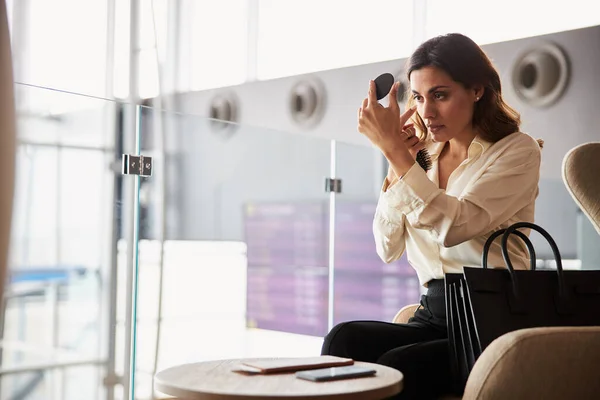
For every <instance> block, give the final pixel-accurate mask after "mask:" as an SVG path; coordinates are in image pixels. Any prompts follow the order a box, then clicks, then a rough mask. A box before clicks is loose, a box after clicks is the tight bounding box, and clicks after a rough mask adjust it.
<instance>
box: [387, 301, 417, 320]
mask: <svg viewBox="0 0 600 400" xmlns="http://www.w3.org/2000/svg"><path fill="white" fill-rule="evenodd" d="M417 308H419V304H410V305H408V306H404V307H402V308H401V309H400V311H398V312H397V313H396V315H395V316H394V319H392V322H393V323H395V324H406V323H407V322H408V320H409V319H410V318H411V317H412V316H413V315H414V314H415V311H417Z"/></svg>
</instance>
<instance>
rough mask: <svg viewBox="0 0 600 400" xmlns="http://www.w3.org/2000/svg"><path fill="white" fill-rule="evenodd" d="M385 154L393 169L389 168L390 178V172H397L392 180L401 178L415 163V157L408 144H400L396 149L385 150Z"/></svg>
mask: <svg viewBox="0 0 600 400" xmlns="http://www.w3.org/2000/svg"><path fill="white" fill-rule="evenodd" d="M383 155H384V156H385V158H387V160H388V162H389V164H390V170H391V171H390V170H388V180H390V172H393V173H394V174H395V176H394V177H393V178H392V180H394V179H396V178H397V177H400V178H401V177H402V176H404V175H405V174H406V173H407V172H408V170H409V169H410V168H411V167H412V166H413V165H414V163H415V159H414V158H413V157H412V155H411V154H410V152H409V151H408V149H407V148H406V146H403V145H400V146H398V148H397V149H395V150H391V151H387V152H384V154H383ZM390 182H391V181H390Z"/></svg>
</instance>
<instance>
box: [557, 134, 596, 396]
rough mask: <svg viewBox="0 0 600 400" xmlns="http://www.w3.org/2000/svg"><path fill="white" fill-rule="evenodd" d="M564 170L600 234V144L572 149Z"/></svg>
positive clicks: (573, 194)
mask: <svg viewBox="0 0 600 400" xmlns="http://www.w3.org/2000/svg"><path fill="white" fill-rule="evenodd" d="M562 169H563V171H562V173H563V181H564V183H565V186H566V188H567V190H568V191H569V193H570V194H571V197H573V200H575V202H576V203H577V205H578V206H579V208H581V210H582V211H583V213H584V214H585V215H586V216H587V217H588V218H589V219H590V221H591V222H592V224H593V225H594V227H595V228H596V230H597V231H598V234H600V178H599V177H598V171H600V142H597V143H586V144H582V145H579V146H577V147H575V148H573V149H571V150H570V151H569V152H568V153H567V154H566V155H565V158H564V159H563V165H562ZM599 398H600V396H599Z"/></svg>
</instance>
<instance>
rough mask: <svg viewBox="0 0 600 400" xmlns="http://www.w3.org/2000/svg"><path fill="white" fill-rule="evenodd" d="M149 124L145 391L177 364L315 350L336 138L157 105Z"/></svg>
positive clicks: (322, 323) (323, 299)
mask: <svg viewBox="0 0 600 400" xmlns="http://www.w3.org/2000/svg"><path fill="white" fill-rule="evenodd" d="M141 120H142V121H143V122H142V125H141V129H140V132H141V135H142V137H141V140H140V142H141V145H142V148H141V153H142V154H143V155H144V156H152V157H154V159H153V160H156V163H155V164H154V168H153V175H152V177H151V178H148V179H142V183H141V193H142V196H141V199H140V217H141V219H140V238H141V243H140V246H139V250H140V255H139V282H140V286H139V287H140V291H139V298H138V315H139V320H138V329H137V331H138V344H137V354H138V355H139V357H138V359H137V363H136V367H137V372H136V381H135V384H136V394H137V395H138V396H139V398H149V396H150V395H151V394H152V377H153V374H154V373H155V371H156V370H161V369H164V368H166V367H169V366H173V365H177V364H182V363H187V362H193V361H204V360H214V359H225V358H241V357H255V356H302V355H309V354H318V353H319V351H320V346H321V340H322V339H321V338H322V337H323V335H325V334H326V332H327V329H328V279H329V276H328V271H329V264H328V246H329V242H328V237H329V220H328V210H329V194H328V193H327V192H326V191H325V178H326V177H327V176H329V173H330V164H331V159H330V141H328V140H322V139H316V138H311V137H307V136H302V135H292V134H289V133H286V132H278V131H271V130H268V129H263V128H257V127H249V126H243V125H238V124H231V123H224V122H222V121H214V120H209V119H206V118H201V117H197V116H192V115H184V114H178V113H170V112H163V111H158V110H156V109H150V108H143V109H142V119H141ZM161 143H162V144H164V151H162V152H161V147H162V146H161ZM161 238H162V239H164V241H161Z"/></svg>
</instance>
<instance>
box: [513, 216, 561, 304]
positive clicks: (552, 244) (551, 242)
mask: <svg viewBox="0 0 600 400" xmlns="http://www.w3.org/2000/svg"><path fill="white" fill-rule="evenodd" d="M520 228H529V229H531V230H534V231H536V232H539V233H540V234H541V235H542V236H543V237H544V239H546V241H547V242H548V244H549V245H550V248H552V253H553V254H554V260H555V261H556V270H557V272H558V295H559V297H560V298H561V299H563V300H566V294H567V292H566V289H565V276H564V275H565V274H564V272H563V268H562V258H561V256H560V251H559V250H558V246H557V245H556V242H555V241H554V239H553V238H552V236H550V234H549V233H548V232H546V230H544V229H543V228H542V227H541V226H539V225H536V224H534V223H531V222H517V223H515V224H513V225H511V226H509V227H508V228H506V231H505V232H504V235H503V236H502V257H503V258H504V262H505V263H506V267H507V268H508V271H509V272H510V275H511V279H512V283H513V290H514V293H515V296H516V297H517V298H519V294H520V293H521V292H520V291H519V282H518V278H517V274H515V269H514V268H513V265H512V262H511V261H510V256H509V255H508V248H507V244H508V237H509V236H510V235H511V234H513V233H516V232H518V231H517V229H520Z"/></svg>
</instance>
